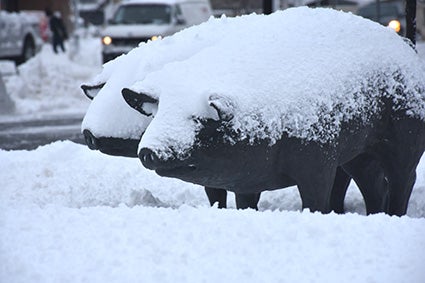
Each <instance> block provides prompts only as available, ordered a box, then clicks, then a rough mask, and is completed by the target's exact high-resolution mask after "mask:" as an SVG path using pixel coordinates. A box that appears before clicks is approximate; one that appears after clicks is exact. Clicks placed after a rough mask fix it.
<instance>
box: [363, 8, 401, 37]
mask: <svg viewBox="0 0 425 283" xmlns="http://www.w3.org/2000/svg"><path fill="white" fill-rule="evenodd" d="M378 13H379V14H378ZM357 15H359V16H362V17H364V18H367V19H370V20H372V21H375V22H378V23H380V24H382V25H384V26H388V27H390V28H392V29H393V30H395V31H396V32H397V33H398V34H400V35H404V33H405V31H406V27H405V24H406V13H405V9H404V1H400V0H395V1H380V2H379V9H378V6H377V3H376V2H375V1H374V2H371V3H369V4H366V5H364V6H360V7H359V9H358V10H357Z"/></svg>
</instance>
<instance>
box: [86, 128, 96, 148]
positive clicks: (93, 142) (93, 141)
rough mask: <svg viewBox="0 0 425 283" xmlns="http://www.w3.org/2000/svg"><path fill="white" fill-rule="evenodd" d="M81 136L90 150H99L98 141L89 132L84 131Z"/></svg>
mask: <svg viewBox="0 0 425 283" xmlns="http://www.w3.org/2000/svg"><path fill="white" fill-rule="evenodd" d="M83 135H84V140H85V141H86V144H87V146H88V147H89V148H90V149H92V150H97V149H99V140H98V139H97V138H96V137H95V136H94V135H93V134H92V133H91V132H90V131H89V130H84V131H83Z"/></svg>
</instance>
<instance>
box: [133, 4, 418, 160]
mask: <svg viewBox="0 0 425 283" xmlns="http://www.w3.org/2000/svg"><path fill="white" fill-rule="evenodd" d="M216 21H217V22H219V21H220V20H216ZM216 21H209V22H208V23H206V24H205V25H206V26H208V25H209V26H211V27H214V26H215V22H216ZM221 21H226V20H225V19H221ZM239 22H243V24H244V25H243V29H241V28H237V29H234V30H232V26H233V24H235V23H237V24H239ZM318 23H320V25H318ZM222 24H223V23H220V24H217V25H218V26H221V25H222ZM237 24H236V25H237ZM225 26H226V27H225V28H224V29H225V30H226V31H227V33H228V34H227V36H225V37H224V38H223V39H222V40H221V41H218V42H216V43H214V44H212V45H211V46H209V47H208V48H204V49H203V50H201V51H200V52H198V53H197V54H194V55H193V56H191V57H190V58H188V59H187V60H184V61H176V62H172V63H169V64H167V65H165V66H164V68H162V69H161V70H159V71H156V72H152V73H150V74H148V75H147V76H146V77H145V79H144V80H142V81H140V82H139V83H138V84H137V85H135V86H133V87H132V89H133V90H135V91H137V92H143V93H145V94H148V95H151V96H153V97H159V108H158V112H157V113H156V114H155V118H154V119H153V121H152V122H151V124H150V126H149V127H148V129H147V130H146V132H145V134H144V136H143V137H142V140H141V144H140V147H147V148H150V149H154V150H155V151H156V152H157V153H158V154H160V155H165V156H163V157H167V155H166V154H168V152H169V150H168V149H169V148H173V152H177V153H182V154H183V153H184V152H187V149H188V148H191V147H192V146H193V142H194V141H195V140H196V138H195V135H196V130H197V123H195V122H194V121H193V119H191V117H193V116H195V117H200V118H212V119H217V116H216V113H215V110H214V108H213V107H210V106H209V103H210V102H211V101H218V102H216V104H217V103H218V104H219V105H220V106H219V108H221V109H223V110H224V112H226V113H230V114H231V115H232V116H233V118H232V121H231V126H232V127H233V129H234V131H235V132H237V133H238V135H239V137H238V138H240V139H245V138H247V137H249V138H250V139H251V140H252V141H254V140H257V139H261V140H264V139H269V140H270V141H271V143H274V142H275V141H276V140H279V139H280V138H281V136H282V134H283V133H287V134H288V135H289V136H295V137H298V138H302V139H307V140H314V141H320V142H328V141H330V140H332V139H333V138H334V137H335V136H337V135H338V133H339V131H340V128H341V125H342V123H343V122H344V121H349V120H350V119H352V118H353V117H357V118H360V119H361V120H363V122H365V123H366V122H367V120H368V118H370V115H372V113H374V112H376V111H377V109H378V108H379V105H378V104H377V103H376V102H377V100H378V99H377V97H379V96H381V95H383V94H382V92H381V91H380V90H382V89H385V90H387V91H388V92H389V95H391V96H392V98H393V99H394V100H397V107H401V108H404V109H408V110H409V111H408V114H409V115H412V116H415V117H418V118H420V119H424V120H425V68H424V66H423V64H421V63H420V61H419V57H418V55H417V54H416V53H415V51H414V50H413V49H412V48H411V47H410V46H409V45H408V44H407V43H406V42H404V41H403V40H402V38H401V37H400V36H398V35H397V34H396V33H395V32H393V31H391V30H390V29H388V28H386V27H383V26H381V25H379V24H377V23H375V22H372V21H370V20H366V19H363V18H361V17H358V16H355V15H352V14H349V13H344V12H339V11H335V10H332V9H309V8H294V9H287V10H285V11H281V12H276V13H274V14H272V15H270V16H264V15H250V16H246V17H240V18H235V19H233V21H230V20H228V21H227V25H225ZM227 26H228V27H229V28H227ZM323 26H326V27H327V28H326V29H324V28H323ZM282 27H285V28H284V29H282ZM189 30H190V29H189ZM366 30H367V31H368V32H365V31H366ZM209 34H213V33H212V32H210V31H208V33H206V34H203V36H207V35H209ZM188 39H189V38H188ZM187 42H188V44H189V42H191V41H190V40H187ZM396 89H402V91H403V93H404V94H405V96H403V97H399V96H397V94H396V91H395V90H396ZM365 113H369V115H366V114H365ZM164 133H166V134H164Z"/></svg>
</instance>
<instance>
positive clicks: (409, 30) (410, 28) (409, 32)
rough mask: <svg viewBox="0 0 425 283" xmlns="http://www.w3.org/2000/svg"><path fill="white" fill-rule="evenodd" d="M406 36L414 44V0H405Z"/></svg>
mask: <svg viewBox="0 0 425 283" xmlns="http://www.w3.org/2000/svg"><path fill="white" fill-rule="evenodd" d="M405 36H406V38H407V39H409V40H410V41H411V42H412V44H413V45H416V0H406V35H405Z"/></svg>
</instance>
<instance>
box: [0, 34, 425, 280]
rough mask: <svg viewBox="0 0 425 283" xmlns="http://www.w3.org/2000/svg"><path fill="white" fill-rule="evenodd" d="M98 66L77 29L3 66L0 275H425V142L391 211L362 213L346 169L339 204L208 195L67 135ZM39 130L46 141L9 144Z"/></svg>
mask: <svg viewBox="0 0 425 283" xmlns="http://www.w3.org/2000/svg"><path fill="white" fill-rule="evenodd" d="M67 47H68V50H70V48H69V46H67ZM417 47H418V48H417V49H418V53H419V54H420V57H421V60H422V62H423V63H424V64H425V42H419V43H418V45H417ZM415 58H416V57H415ZM101 68H102V67H101V63H100V40H99V38H91V37H87V38H82V40H81V49H80V50H79V53H78V54H76V55H75V56H74V57H73V58H72V59H71V58H70V53H69V51H68V53H67V54H60V55H55V54H54V53H53V51H52V50H51V46H50V45H45V46H44V47H43V49H42V51H41V52H40V53H39V54H38V55H37V56H36V57H35V58H33V59H31V60H30V61H29V62H27V63H25V64H23V65H21V66H20V67H19V69H18V72H17V74H15V75H9V76H7V77H5V78H4V80H5V83H6V87H7V90H8V93H9V95H10V97H11V98H12V100H13V101H14V103H15V106H16V111H15V112H14V113H12V114H7V115H2V113H0V282H4V283H6V282H7V283H19V282H22V283H28V282H31V283H32V282H40V283H47V282H55V283H56V282H58V283H59V282H70V283H71V282H72V283H74V282H90V283H93V282H99V283H100V282H116V283H119V282H193V283H195V282H288V283H289V282H300V283H302V282H323V283H325V282H326V283H329V282H335V283H337V282H353V283H361V282H371V283H372V282H374V283H378V282H382V283H399V282H409V283H423V282H425V269H424V262H425V252H424V251H425V156H422V159H421V161H420V163H419V165H418V167H417V170H416V173H417V180H416V183H415V185H414V189H413V192H412V196H411V198H410V202H409V208H408V212H407V215H406V216H403V217H390V216H388V215H385V214H376V215H369V216H366V215H365V214H366V213H365V206H364V203H363V198H362V195H361V194H360V191H359V189H358V187H357V186H356V184H355V183H354V182H351V184H350V187H349V190H348V193H347V197H346V199H345V209H346V212H347V213H346V214H344V215H337V214H335V213H331V214H328V215H323V214H320V213H310V212H309V211H307V210H304V211H302V209H301V199H300V196H299V193H298V190H297V188H296V187H290V188H285V189H281V190H276V191H268V192H264V193H262V194H261V199H260V203H259V211H254V210H251V209H248V210H236V209H235V202H234V195H233V193H229V196H228V203H229V205H228V206H229V208H228V209H217V207H212V208H211V207H209V203H208V200H207V197H206V195H205V192H204V190H203V188H202V187H201V186H198V185H194V184H191V183H185V182H183V181H180V180H177V179H171V178H163V177H160V176H158V175H156V174H155V172H154V171H150V170H147V169H145V168H144V167H143V166H142V164H141V162H140V160H139V159H136V158H134V159H131V158H124V157H113V156H107V155H104V154H102V153H100V152H99V151H92V150H90V149H89V148H88V147H87V146H86V145H84V144H79V143H75V142H72V141H70V140H68V139H69V137H73V136H75V140H78V139H80V140H79V141H81V136H79V132H80V124H79V123H78V121H81V119H82V117H83V116H84V114H85V112H86V110H87V108H88V106H89V104H90V100H89V99H88V98H87V97H85V95H84V94H83V92H82V91H81V89H80V85H81V84H82V83H84V82H87V81H89V80H90V79H91V78H92V77H93V76H95V75H96V74H98V73H99V72H100V71H101ZM66 119H68V120H69V123H65V124H66V125H63V124H57V123H56V122H46V121H62V120H66ZM32 120H38V121H45V125H44V126H45V127H32V126H31V122H29V121H32ZM25 123H27V126H28V127H25V128H26V130H22V131H19V125H22V124H25ZM6 125H12V126H6ZM33 126H34V125H33ZM11 128H14V129H13V130H11ZM40 129H41V130H40ZM37 131H41V132H43V135H45V134H46V133H47V132H50V133H52V134H51V135H49V138H52V139H51V141H53V140H56V139H57V141H53V142H51V143H49V144H47V145H43V146H39V147H37V148H35V146H34V142H35V141H34V140H32V141H31V140H30V141H25V140H23V141H22V147H21V148H27V147H28V148H31V150H9V149H10V148H13V147H16V146H17V145H16V144H15V145H13V146H11V145H9V144H11V143H13V142H10V140H8V139H9V138H10V135H12V134H14V135H15V137H22V138H23V139H25V138H26V137H29V139H36V138H37V133H38V132H37ZM65 137H67V138H65ZM43 139H44V138H43ZM64 139H65V140H64ZM45 142H46V140H44V141H40V144H41V143H45ZM49 142H50V140H49ZM29 144H32V145H31V146H29ZM7 145H9V146H7ZM33 148H35V149H33Z"/></svg>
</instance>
